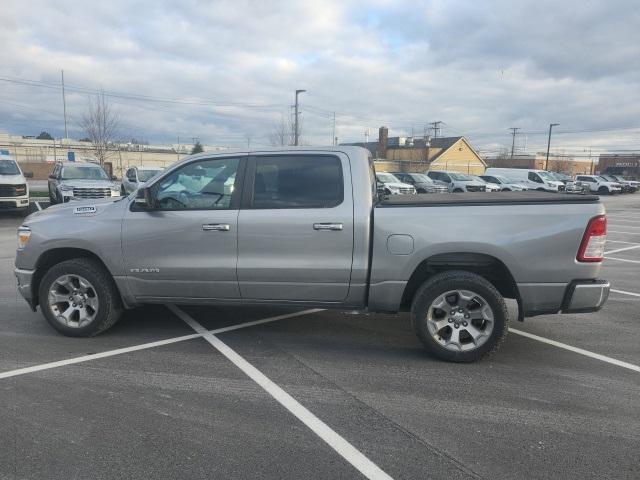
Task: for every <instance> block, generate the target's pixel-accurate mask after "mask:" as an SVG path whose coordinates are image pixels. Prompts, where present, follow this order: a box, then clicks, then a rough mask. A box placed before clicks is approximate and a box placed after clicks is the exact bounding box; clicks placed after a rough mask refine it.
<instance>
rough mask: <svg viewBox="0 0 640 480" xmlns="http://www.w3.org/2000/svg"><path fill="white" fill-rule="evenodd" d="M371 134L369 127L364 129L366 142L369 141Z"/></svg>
mask: <svg viewBox="0 0 640 480" xmlns="http://www.w3.org/2000/svg"><path fill="white" fill-rule="evenodd" d="M369 135H371V132H370V130H369V129H368V128H366V129H365V130H364V143H369Z"/></svg>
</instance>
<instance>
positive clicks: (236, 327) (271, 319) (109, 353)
mask: <svg viewBox="0 0 640 480" xmlns="http://www.w3.org/2000/svg"><path fill="white" fill-rule="evenodd" d="M321 311H322V309H312V310H304V311H302V312H296V313H288V314H286V315H278V316H277V317H269V318H263V319H262V320H254V321H252V322H246V323H240V324H238V325H231V326H229V327H222V328H218V329H216V330H211V333H223V332H230V331H232V330H239V329H241V328H247V327H253V326H255V325H260V324H262V323H268V322H275V321H277V320H284V319H287V318H293V317H299V316H302V315H309V314H311V313H316V312H321ZM201 336H202V334H201V333H195V334H191V335H182V336H180V337H173V338H167V339H165V340H159V341H157V342H149V343H142V344H140V345H133V346H131V347H125V348H117V349H115V350H107V351H106V352H100V353H92V354H91V355H83V356H82V357H75V358H67V359H66V360H59V361H57V362H49V363H43V364H40V365H33V366H31V367H25V368H18V369H16V370H9V371H8V372H0V379H3V378H9V377H15V376H18V375H25V374H27V373H33V372H39V371H41V370H49V369H51V368H56V367H64V366H65V365H73V364H76V363H82V362H88V361H90V360H97V359H99V358H107V357H113V356H115V355H122V354H123V353H130V352H137V351H139V350H147V349H149V348H155V347H162V346H164V345H170V344H172V343H178V342H184V341H186V340H192V339H194V338H199V337H201Z"/></svg>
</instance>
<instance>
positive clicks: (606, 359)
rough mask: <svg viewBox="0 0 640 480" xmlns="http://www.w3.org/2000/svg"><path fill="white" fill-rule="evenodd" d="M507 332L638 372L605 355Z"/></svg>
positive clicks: (517, 332) (634, 367)
mask: <svg viewBox="0 0 640 480" xmlns="http://www.w3.org/2000/svg"><path fill="white" fill-rule="evenodd" d="M509 332H513V333H515V334H516V335H521V336H523V337H527V338H530V339H532V340H537V341H538V342H542V343H546V344H548V345H553V346H554V347H558V348H562V349H564V350H569V351H570V352H574V353H579V354H580V355H584V356H586V357H590V358H595V359H596V360H600V361H602V362H607V363H611V364H612V365H616V366H618V367H622V368H627V369H629V370H633V371H635V372H640V365H634V364H633V363H627V362H622V361H620V360H616V359H615V358H611V357H607V356H606V355H600V354H599V353H594V352H590V351H589V350H585V349H583V348H578V347H573V346H571V345H567V344H566V343H562V342H557V341H555V340H551V339H550V338H545V337H541V336H539V335H534V334H533V333H529V332H525V331H522V330H517V329H515V328H509Z"/></svg>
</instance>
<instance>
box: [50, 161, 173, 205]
mask: <svg viewBox="0 0 640 480" xmlns="http://www.w3.org/2000/svg"><path fill="white" fill-rule="evenodd" d="M161 171H162V168H159V167H143V166H136V167H131V168H129V169H128V170H127V171H126V173H125V174H124V175H123V177H122V182H121V183H119V182H118V181H117V178H116V177H114V176H111V177H109V175H108V174H107V173H106V172H105V171H104V169H103V168H102V167H101V166H100V165H98V164H96V163H90V162H88V163H83V162H58V163H56V165H55V166H54V167H53V171H52V172H51V175H49V182H48V188H49V200H50V201H51V204H52V205H53V204H56V203H64V202H68V201H69V200H71V199H91V198H107V197H119V196H121V195H129V194H130V193H131V192H133V191H134V190H136V189H137V188H138V187H139V186H140V185H142V184H144V183H145V182H147V181H148V180H149V179H151V178H152V177H153V176H155V175H156V174H157V173H159V172H161Z"/></svg>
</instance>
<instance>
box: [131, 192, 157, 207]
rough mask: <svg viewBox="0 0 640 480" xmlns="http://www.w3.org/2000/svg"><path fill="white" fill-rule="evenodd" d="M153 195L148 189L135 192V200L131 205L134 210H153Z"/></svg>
mask: <svg viewBox="0 0 640 480" xmlns="http://www.w3.org/2000/svg"><path fill="white" fill-rule="evenodd" d="M153 203H154V202H153V195H152V194H151V189H149V188H139V189H138V190H136V198H135V200H134V201H133V204H134V206H135V208H136V210H153V208H154V204H153Z"/></svg>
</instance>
